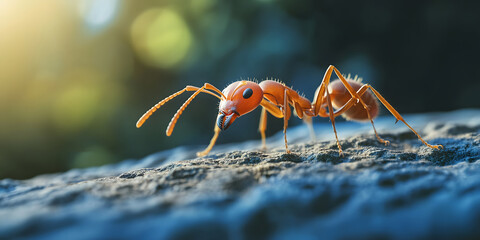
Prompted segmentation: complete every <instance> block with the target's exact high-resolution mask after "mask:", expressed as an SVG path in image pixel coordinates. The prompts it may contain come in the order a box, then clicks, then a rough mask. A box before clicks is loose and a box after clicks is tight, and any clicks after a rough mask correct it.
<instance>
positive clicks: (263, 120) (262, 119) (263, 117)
mask: <svg viewBox="0 0 480 240" xmlns="http://www.w3.org/2000/svg"><path fill="white" fill-rule="evenodd" d="M265 130H267V110H266V109H265V108H264V107H262V114H261V115H260V125H259V126H258V131H260V134H261V135H262V149H263V150H266V149H267V144H266V141H265V138H266V137H265Z"/></svg>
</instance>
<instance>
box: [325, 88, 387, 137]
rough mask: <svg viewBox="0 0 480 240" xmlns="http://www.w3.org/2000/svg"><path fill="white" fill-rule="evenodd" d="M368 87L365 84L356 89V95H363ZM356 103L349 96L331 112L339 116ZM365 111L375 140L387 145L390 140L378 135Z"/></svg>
mask: <svg viewBox="0 0 480 240" xmlns="http://www.w3.org/2000/svg"><path fill="white" fill-rule="evenodd" d="M368 88H369V85H368V84H365V85H363V86H362V87H361V88H360V89H358V91H357V94H358V96H360V97H361V96H363V94H364V93H365V92H366V91H367V90H368ZM355 103H356V100H355V99H353V98H351V99H350V100H348V101H347V102H346V103H345V104H344V105H343V106H342V107H340V108H338V109H337V110H335V112H334V113H333V114H334V117H337V116H340V115H342V114H343V113H345V112H346V111H347V110H348V109H350V108H351V107H353V106H354V105H355ZM366 111H367V117H368V120H370V123H371V124H372V127H373V131H374V132H375V136H376V137H377V140H378V141H379V142H381V143H383V144H385V145H388V144H390V141H388V140H385V139H383V138H381V137H380V135H378V133H377V129H375V124H373V119H372V117H371V116H370V113H369V111H368V110H366Z"/></svg>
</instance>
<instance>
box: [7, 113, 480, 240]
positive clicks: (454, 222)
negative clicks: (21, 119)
mask: <svg viewBox="0 0 480 240" xmlns="http://www.w3.org/2000/svg"><path fill="white" fill-rule="evenodd" d="M420 132H421V133H422V134H423V135H424V136H426V138H427V139H428V141H429V142H430V143H432V144H442V145H444V149H443V150H441V151H437V150H432V149H430V148H428V147H426V146H424V145H423V144H422V143H421V142H420V141H418V140H417V138H416V136H415V135H414V134H412V133H411V132H409V131H402V132H399V133H390V134H382V137H384V138H386V139H388V140H390V141H391V145H390V146H384V145H383V144H381V143H379V142H378V141H377V140H376V138H375V136H374V135H372V134H362V135H354V136H352V137H349V138H346V139H344V140H342V141H341V144H342V147H343V150H344V156H339V154H338V149H337V146H336V143H335V142H334V141H319V142H309V143H298V144H292V145H291V150H292V153H291V154H286V153H285V151H284V149H283V148H282V147H277V148H273V149H269V150H267V151H265V152H263V151H258V150H236V151H225V152H217V153H214V154H212V155H209V156H207V157H203V158H195V157H190V158H189V157H186V159H184V160H180V161H168V158H169V156H175V154H176V153H177V152H182V153H184V155H185V154H186V156H191V155H193V153H194V152H195V151H196V150H198V149H193V150H189V149H188V148H184V147H182V148H180V149H174V150H169V151H166V152H163V153H158V154H155V155H153V156H151V157H149V158H146V159H144V160H142V162H143V164H144V165H143V166H145V165H146V166H149V165H155V164H158V163H159V162H163V164H158V165H159V166H149V167H145V168H137V167H138V166H139V165H138V164H139V163H138V162H134V161H128V162H126V163H122V164H118V165H112V166H104V167H101V168H91V169H85V170H73V171H70V172H67V173H63V174H54V175H44V176H39V177H37V178H33V179H31V180H26V181H16V180H8V179H6V180H1V181H0V222H1V223H0V238H1V239H9V238H10V239H14V238H20V237H24V238H44V239H134V238H135V239H136V238H141V239H162V238H165V239H264V238H272V239H319V238H320V239H372V238H374V239H384V238H386V239H390V238H391V239H419V238H420V239H425V238H432V239H459V238H474V237H478V236H480V227H479V226H480V135H479V134H480V123H478V124H469V125H462V124H457V123H445V124H440V123H435V124H430V125H427V126H426V127H425V128H423V129H422V130H421V131H420ZM249 144H250V143H249ZM220 148H221V146H220ZM241 148H242V147H241V145H239V146H238V149H241ZM182 156H183V155H182ZM156 160H158V161H156Z"/></svg>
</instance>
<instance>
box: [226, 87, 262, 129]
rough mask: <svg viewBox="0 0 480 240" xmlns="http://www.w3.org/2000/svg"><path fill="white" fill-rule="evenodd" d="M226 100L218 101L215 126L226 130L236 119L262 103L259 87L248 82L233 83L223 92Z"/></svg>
mask: <svg viewBox="0 0 480 240" xmlns="http://www.w3.org/2000/svg"><path fill="white" fill-rule="evenodd" d="M223 94H224V95H225V97H226V99H223V100H222V101H220V106H219V107H218V108H219V113H218V117H217V125H218V127H219V128H220V129H222V130H225V129H227V128H228V127H229V126H230V125H231V124H232V123H233V121H235V119H236V118H237V117H240V116H242V115H243V114H246V113H249V112H251V111H252V110H253V109H255V108H257V107H258V105H260V102H262V99H263V91H262V88H260V86H259V85H258V84H256V83H254V82H250V81H238V82H234V83H232V84H230V85H228V87H226V88H225V89H224V90H223Z"/></svg>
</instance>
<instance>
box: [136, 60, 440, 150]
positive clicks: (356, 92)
mask: <svg viewBox="0 0 480 240" xmlns="http://www.w3.org/2000/svg"><path fill="white" fill-rule="evenodd" d="M333 72H335V74H336V75H337V77H338V78H339V79H337V80H335V81H333V82H331V83H330V77H331V76H332V73H333ZM369 89H370V91H371V92H368V91H367V90H369ZM185 91H189V92H194V93H193V94H192V95H191V96H190V98H188V99H187V101H185V103H184V104H183V105H182V106H181V107H180V108H179V109H178V111H177V112H176V114H175V116H173V118H172V120H171V121H170V123H169V124H168V127H167V131H166V134H167V136H170V135H171V134H172V131H173V128H174V127H175V124H176V123H177V120H178V118H179V117H180V115H181V114H182V113H183V111H184V110H185V108H186V107H187V106H188V105H189V104H190V102H192V100H193V99H194V98H195V97H196V96H197V95H198V94H200V93H202V92H203V93H207V94H210V95H212V96H215V97H217V98H218V99H220V105H219V113H218V116H217V121H216V125H215V129H214V131H215V134H214V136H213V138H212V139H211V140H210V144H209V145H208V147H207V148H206V149H205V150H204V151H202V152H198V153H197V156H199V157H200V156H206V155H207V154H208V153H209V152H210V150H211V149H212V147H213V146H214V145H215V142H216V141H217V138H218V135H219V133H220V131H221V130H226V129H227V128H228V127H229V126H230V125H232V123H233V122H234V121H235V119H237V118H238V117H240V116H242V115H244V114H247V113H249V112H251V111H253V110H254V109H255V108H257V107H258V106H259V105H260V106H262V113H261V116H260V126H259V131H260V134H261V135H262V146H263V148H264V149H265V148H266V147H265V146H266V144H265V130H266V128H267V112H268V113H270V114H272V115H273V116H275V117H277V118H283V133H284V139H285V150H286V152H287V153H290V150H288V144H287V134H286V133H287V127H288V120H289V119H290V116H291V114H292V110H291V108H290V106H292V107H293V108H294V110H295V113H296V115H297V116H298V117H299V118H300V119H303V120H304V122H305V123H306V124H307V125H308V126H309V128H310V130H311V133H313V127H312V117H316V116H320V117H328V118H330V121H331V123H332V126H333V132H334V133H335V138H336V140H337V146H338V151H339V154H340V155H343V154H342V147H341V145H340V142H339V140H338V136H337V130H336V128H335V117H337V116H340V115H342V116H343V117H345V118H346V119H347V120H353V121H366V120H369V121H370V122H371V123H372V127H373V131H374V132H375V136H376V137H377V139H378V141H379V142H381V143H383V144H385V145H388V144H389V143H390V142H389V141H387V140H384V139H382V138H381V137H380V136H379V135H378V133H377V130H376V129H375V125H374V124H373V119H374V118H375V117H376V116H377V115H378V112H379V104H378V102H377V100H376V99H375V97H376V98H377V99H378V100H380V102H381V103H382V104H383V105H384V106H385V107H386V108H387V109H388V110H389V111H390V113H391V114H392V115H393V116H395V118H396V119H397V121H396V122H395V123H397V122H398V121H402V122H403V123H404V124H405V125H406V126H407V127H408V128H409V129H410V130H412V132H413V133H415V135H417V137H418V139H419V140H420V141H422V143H423V144H425V145H426V146H428V147H430V148H432V149H441V148H443V146H442V145H430V144H428V143H427V142H426V141H424V140H423V139H422V138H421V137H420V135H419V134H418V133H417V132H416V131H415V130H414V129H413V128H412V127H411V126H410V125H408V123H407V122H405V120H404V119H403V117H402V116H401V115H400V114H399V113H398V112H397V111H396V110H395V109H394V108H393V107H392V105H390V104H389V103H388V102H387V101H386V100H385V98H383V97H382V95H380V93H379V92H378V91H377V90H375V89H374V88H373V87H372V86H370V85H369V84H362V83H361V79H357V78H356V77H355V79H350V77H349V76H347V78H345V77H344V76H343V75H342V74H341V73H340V71H338V69H337V68H336V67H334V66H332V65H330V66H329V67H328V69H327V71H326V72H325V75H324V77H323V80H322V83H321V84H320V86H319V87H318V88H317V90H316V92H315V98H314V99H313V101H312V102H310V101H309V100H308V99H306V98H305V97H302V96H300V95H299V94H298V92H296V91H295V90H293V89H292V88H289V87H287V86H285V84H283V83H280V82H277V81H273V80H265V81H262V82H260V83H258V84H257V83H255V82H251V81H237V82H234V83H232V84H230V85H228V86H227V87H226V88H225V89H224V90H223V91H220V90H218V89H217V88H216V87H214V86H213V85H211V84H209V83H205V84H204V85H203V86H202V87H200V88H199V87H194V86H186V87H185V88H184V89H182V90H180V91H178V92H176V93H174V94H172V95H170V96H168V97H167V98H165V99H163V100H162V101H160V102H159V103H157V104H156V105H155V106H153V107H152V108H151V109H150V110H148V111H147V112H146V113H145V114H144V115H143V116H142V117H141V118H140V119H139V120H138V122H137V128H139V127H141V126H142V125H143V123H144V122H145V121H146V120H147V119H148V118H149V117H150V116H151V115H152V114H153V113H154V112H155V111H156V110H157V109H159V108H160V107H161V106H163V105H164V104H165V103H167V102H168V101H170V100H172V99H173V98H175V97H177V96H178V95H180V94H182V93H184V92H185ZM372 93H373V94H372ZM314 136H315V135H314V134H312V137H314Z"/></svg>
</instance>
